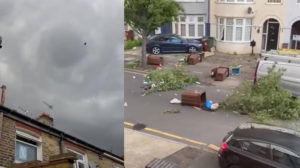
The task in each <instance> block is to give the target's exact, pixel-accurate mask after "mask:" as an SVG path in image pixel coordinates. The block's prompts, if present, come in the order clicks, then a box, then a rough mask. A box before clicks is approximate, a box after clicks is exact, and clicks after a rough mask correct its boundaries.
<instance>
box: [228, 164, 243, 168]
mask: <svg viewBox="0 0 300 168" xmlns="http://www.w3.org/2000/svg"><path fill="white" fill-rule="evenodd" d="M228 168H241V167H240V166H238V165H230V166H228Z"/></svg>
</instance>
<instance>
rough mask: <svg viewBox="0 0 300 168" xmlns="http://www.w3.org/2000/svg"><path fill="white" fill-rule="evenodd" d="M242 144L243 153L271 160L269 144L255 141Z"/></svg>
mask: <svg viewBox="0 0 300 168" xmlns="http://www.w3.org/2000/svg"><path fill="white" fill-rule="evenodd" d="M240 144H241V148H242V150H243V151H246V152H249V153H252V154H254V155H256V156H261V157H263V158H265V159H270V148H269V145H268V144H266V143H261V142H254V141H253V142H252V141H241V143H240Z"/></svg>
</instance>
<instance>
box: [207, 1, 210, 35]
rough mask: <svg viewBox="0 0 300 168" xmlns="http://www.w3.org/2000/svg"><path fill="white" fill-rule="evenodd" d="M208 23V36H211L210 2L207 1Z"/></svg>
mask: <svg viewBox="0 0 300 168" xmlns="http://www.w3.org/2000/svg"><path fill="white" fill-rule="evenodd" d="M207 3H208V5H207V17H208V18H207V23H208V33H207V34H208V36H210V0H207Z"/></svg>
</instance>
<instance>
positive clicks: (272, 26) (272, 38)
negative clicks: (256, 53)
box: [267, 22, 279, 51]
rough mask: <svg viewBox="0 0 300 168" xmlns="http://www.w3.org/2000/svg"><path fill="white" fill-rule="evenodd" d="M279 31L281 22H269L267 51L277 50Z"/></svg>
mask: <svg viewBox="0 0 300 168" xmlns="http://www.w3.org/2000/svg"><path fill="white" fill-rule="evenodd" d="M278 33H279V23H276V22H269V23H268V35H267V51H269V50H277V45H278Z"/></svg>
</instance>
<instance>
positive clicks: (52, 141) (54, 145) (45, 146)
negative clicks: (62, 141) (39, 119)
mask: <svg viewBox="0 0 300 168" xmlns="http://www.w3.org/2000/svg"><path fill="white" fill-rule="evenodd" d="M41 137H42V150H43V160H46V161H48V160H49V157H50V156H53V155H58V154H60V147H59V139H58V138H57V137H54V136H51V135H48V134H45V133H42V135H41Z"/></svg>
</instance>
